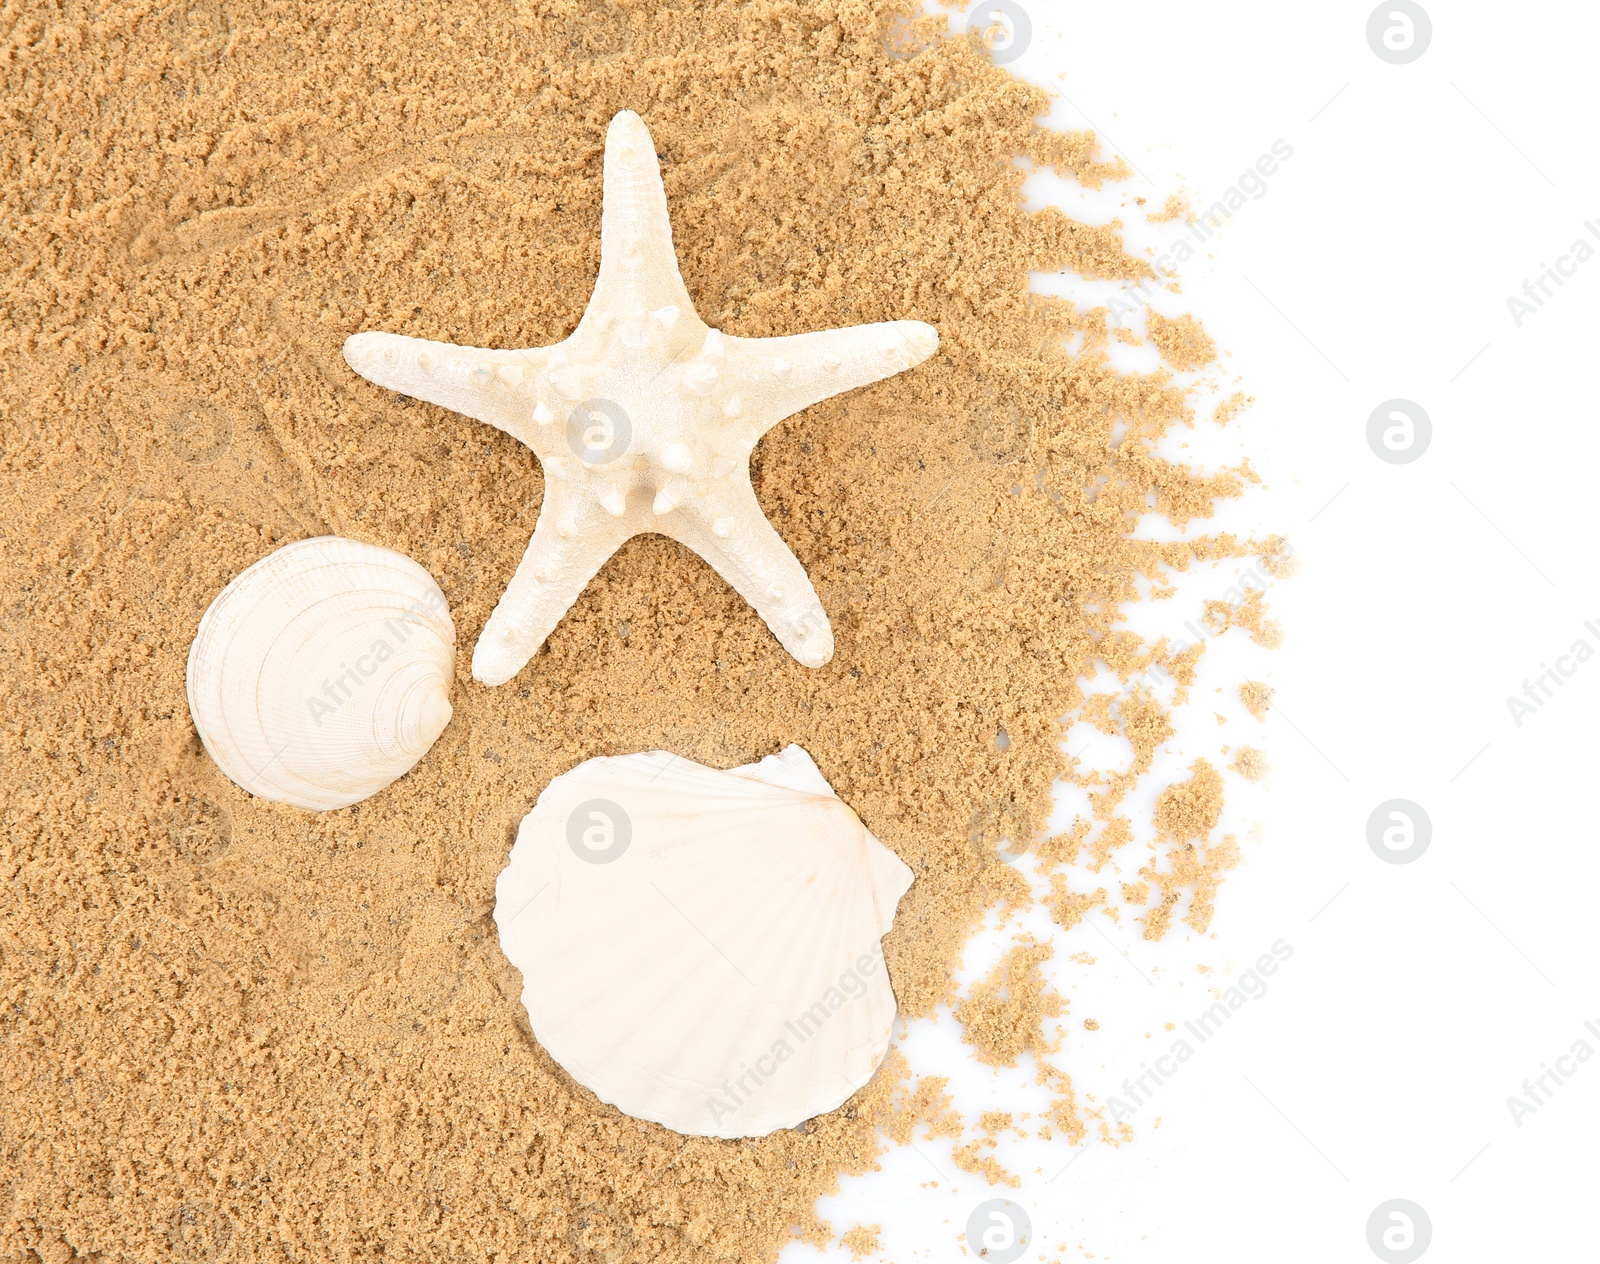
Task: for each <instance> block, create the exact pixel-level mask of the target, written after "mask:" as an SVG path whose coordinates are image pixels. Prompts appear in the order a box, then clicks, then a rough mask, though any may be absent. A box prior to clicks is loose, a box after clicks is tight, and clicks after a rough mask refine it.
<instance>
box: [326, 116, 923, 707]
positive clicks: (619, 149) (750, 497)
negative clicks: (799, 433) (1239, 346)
mask: <svg viewBox="0 0 1600 1264" xmlns="http://www.w3.org/2000/svg"><path fill="white" fill-rule="evenodd" d="M604 194H605V196H604V202H603V206H602V210H601V217H600V275H599V277H598V278H597V279H596V281H595V286H594V294H593V295H592V296H591V297H590V299H589V306H588V308H587V309H586V310H585V311H584V313H583V318H582V319H581V320H580V321H579V322H578V327H577V328H576V329H575V330H573V332H572V335H571V337H569V338H567V339H566V341H564V342H559V343H557V344H555V345H554V346H551V347H530V348H525V349H522V350H515V351H490V350H485V349H483V348H479V347H457V346H453V345H451V344H450V343H447V342H429V341H426V340H424V339H421V338H405V337H401V336H400V335H398V334H387V333H359V334H354V335H352V336H351V337H350V338H348V339H346V340H345V344H344V358H345V360H346V361H347V362H348V363H349V365H350V367H351V368H352V369H354V370H355V371H356V372H357V373H359V374H361V376H362V377H365V378H368V379H369V380H371V381H373V382H376V383H377V384H378V385H380V386H385V387H388V388H389V389H391V390H395V391H399V392H401V393H402V394H405V395H409V396H412V397H414V398H416V399H424V400H427V401H429V402H430V403H434V404H440V405H443V406H444V407H445V408H450V409H453V410H455V411H456V412H459V413H465V414H466V415H467V416H469V417H476V418H477V419H478V420H479V421H485V422H488V423H489V424H490V425H491V426H494V427H496V428H497V429H500V430H503V431H505V432H506V433H507V434H509V435H511V436H513V437H514V438H516V439H518V440H520V441H521V442H522V443H524V444H526V445H527V446H528V447H529V448H531V449H532V450H533V451H534V453H535V454H536V455H537V456H538V458H539V462H540V464H541V465H542V466H543V467H544V476H545V484H544V486H545V491H544V503H543V505H542V506H541V507H540V510H539V521H538V523H537V525H536V526H535V528H534V532H533V539H532V540H531V541H529V543H528V550H527V552H526V553H525V554H524V555H523V558H522V564H521V565H520V566H518V567H517V573H516V575H515V576H513V577H512V580H511V583H510V584H509V585H508V586H507V588H506V591H505V593H504V595H503V596H502V597H501V598H500V603H499V604H498V605H497V606H496V607H495V609H494V613H493V614H492V615H491V616H490V617H489V622H488V623H487V625H485V627H484V629H483V634H482V636H480V637H479V638H478V644H477V646H476V647H475V648H474V650H473V652H472V674H473V675H474V676H476V677H477V678H478V679H479V680H481V681H482V682H483V683H484V684H487V685H498V684H502V683H504V682H505V681H507V680H510V679H511V677H512V676H514V675H516V673H517V672H518V671H519V670H521V668H522V666H523V664H525V663H526V662H527V661H528V660H529V659H530V658H532V657H533V655H534V653H535V651H537V650H538V648H539V646H540V645H542V644H543V643H544V640H545V637H547V636H548V635H549V634H550V632H551V630H552V629H553V628H554V627H555V625H556V624H557V623H559V622H560V620H561V617H562V616H563V615H564V614H565V613H566V612H567V610H568V609H570V608H571V606H572V603H573V602H574V601H576V600H577V599H578V596H579V594H580V593H582V592H583V590H584V587H585V586H586V585H587V584H588V583H589V581H590V580H591V579H592V578H594V575H595V573H596V572H597V571H598V570H599V569H600V568H601V567H602V566H603V565H605V562H606V559H608V558H609V557H610V556H611V555H612V554H613V553H615V552H616V551H617V549H619V548H620V547H621V546H622V544H623V543H624V541H626V540H628V539H630V538H631V537H633V536H635V535H638V534H640V533H642V532H646V531H657V532H660V533H661V534H662V535H666V536H670V537H672V538H673V539H674V540H678V541H679V542H681V543H683V544H686V545H688V546H689V548H691V549H693V550H694V551H695V552H696V553H698V554H699V555H700V556H701V557H703V558H704V559H705V560H706V561H707V562H709V563H710V564H711V565H712V566H713V567H715V568H716V570H717V573H718V574H719V575H721V576H722V577H723V578H724V579H726V580H727V581H728V583H730V584H732V585H733V587H734V588H735V589H736V590H737V591H738V593H739V595H740V596H742V597H743V598H744V599H745V600H746V601H748V602H749V603H750V604H751V605H752V606H754V607H755V609H756V611H757V613H759V614H760V615H761V617H762V618H763V619H765V620H766V623H767V626H768V627H770V628H771V629H772V631H773V633H774V635H776V636H777V638H778V640H779V641H780V642H782V644H783V647H784V648H785V649H786V650H788V651H789V653H791V654H793V655H794V656H795V658H797V659H799V660H800V662H802V663H804V664H805V665H806V666H808V667H820V666H822V664H824V663H826V662H827V661H828V660H829V659H830V658H832V657H833V630H832V628H831V627H830V626H829V625H828V617H827V615H826V614H824V613H823V610H822V606H821V604H820V603H819V602H818V600H817V594H816V590H815V589H814V588H812V586H811V581H810V579H808V578H807V576H806V573H805V569H804V568H803V567H802V566H801V565H800V562H799V560H798V559H797V558H796V557H795V556H794V554H793V553H791V552H790V551H789V549H788V546H787V545H785V544H784V542H783V540H782V539H781V538H779V536H778V533H777V532H776V531H774V530H773V528H772V525H771V523H769V522H768V521H767V519H766V516H765V515H764V514H763V513H762V511H761V506H760V504H759V502H758V501H757V500H756V494H755V491H754V489H753V488H752V487H751V485H750V469H749V461H750V453H751V451H752V450H753V449H754V448H755V445H756V443H757V442H758V441H759V440H760V439H761V436H762V435H764V434H765V433H766V432H767V431H768V430H770V429H772V427H773V426H775V425H777V424H778V423H779V422H780V421H782V420H783V419H784V418H785V417H788V416H791V415H793V414H794V413H797V412H799V411H800V410H801V409H803V408H808V407H810V406H811V405H812V404H815V403H817V402H818V401H819V400H823V399H827V398H828V397H829V396H831V395H837V394H839V393H840V392H842V391H848V390H852V389H854V388H855V387H858V386H865V385H867V384H868V383H870V382H876V381H879V380H880V379H882V378H886V377H890V376H892V375H894V374H896V373H899V372H902V371H903V370H905V369H909V368H911V367H912V366H913V365H916V364H919V363H921V362H922V361H923V360H925V359H927V358H928V357H929V356H930V355H932V354H933V352H934V351H935V350H936V349H937V347H938V345H939V335H938V331H937V330H935V329H934V328H933V326H931V325H925V324H923V323H922V322H921V321H915V320H899V321H890V322H887V323H883V324H875V325H856V326H852V327H850V328H847V329H830V330H826V331H823V332H821V333H811V334H797V335H795V336H793V337H787V338H735V337H731V336H729V335H726V334H723V333H722V332H720V331H719V330H716V329H712V328H710V327H709V326H707V325H706V323H705V322H704V321H702V320H701V319H700V318H699V316H697V315H696V314H695V310H694V304H693V303H692V302H691V301H690V298H689V293H688V291H687V290H685V289H684V285H683V278H682V277H681V276H680V275H679V274H678V259H677V256H676V255H675V254H674V253H673V249H672V225H671V223H670V221H669V220H668V218H667V195H666V190H665V189H664V188H663V187H662V184H661V166H660V163H659V162H658V161H657V159H656V152H655V145H654V143H653V142H652V141H651V139H650V133H649V131H648V130H647V129H646V128H645V125H644V121H643V120H642V119H641V118H640V117H639V116H638V115H637V114H634V113H633V112H632V111H629V110H624V111H623V112H622V113H620V114H618V115H617V116H616V117H615V118H613V119H612V120H611V126H610V128H609V130H608V131H607V133H606V153H605V185H604Z"/></svg>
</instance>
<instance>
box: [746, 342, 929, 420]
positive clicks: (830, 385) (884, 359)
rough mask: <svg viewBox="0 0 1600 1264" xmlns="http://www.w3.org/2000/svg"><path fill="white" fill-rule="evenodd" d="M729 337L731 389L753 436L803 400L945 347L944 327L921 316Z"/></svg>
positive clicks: (902, 367)
mask: <svg viewBox="0 0 1600 1264" xmlns="http://www.w3.org/2000/svg"><path fill="white" fill-rule="evenodd" d="M726 345H727V349H728V350H727V365H728V367H727V381H728V386H727V388H726V389H727V390H728V391H729V392H737V393H738V408H739V413H740V414H742V416H743V417H744V418H745V419H746V422H745V424H746V426H747V427H748V428H749V430H750V432H751V436H750V437H751V440H752V442H753V441H754V440H756V439H759V438H760V437H761V436H762V435H764V434H765V433H766V432H767V431H769V430H771V429H772V427H774V426H775V425H777V424H778V423H779V422H780V421H782V420H783V419H784V418H785V417H792V416H793V415H794V414H795V413H797V412H799V411H800V410H801V409H803V408H809V407H811V405H812V404H816V403H820V402H821V401H822V400H825V399H828V398H829V397H830V396H833V395H839V394H842V393H844V392H845V391H852V390H855V389H856V388H857V387H859V386H867V385H870V384H871V383H873V382H880V381H882V380H883V379H884V378H886V377H893V376H894V375H895V374H896V373H904V372H905V371H906V370H907V369H910V368H914V367H915V366H916V365H919V364H921V363H922V362H923V361H924V360H926V359H927V358H928V357H929V356H931V355H932V354H933V353H934V352H935V351H937V350H938V349H939V331H938V330H937V329H935V328H934V327H933V326H932V325H928V324H924V323H923V322H922V321H920V320H891V321H883V322H880V323H878V324H873V325H850V326H848V327H846V328H844V329H825V330H822V331H820V332H818V333H813V334H794V335H791V336H789V337H786V338H727V339H726Z"/></svg>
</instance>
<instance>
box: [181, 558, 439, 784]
mask: <svg viewBox="0 0 1600 1264" xmlns="http://www.w3.org/2000/svg"><path fill="white" fill-rule="evenodd" d="M454 671H455V626H454V625H453V624H452V623H451V621H450V609H449V606H448V604H447V603H446V601H445V597H444V593H442V592H441V591H440V590H439V585H438V584H436V583H434V582H433V578H432V576H430V575H429V574H428V572H427V571H425V570H423V569H422V567H420V566H418V565H417V564H416V563H415V562H413V561H412V560H411V559H410V558H408V557H407V556H405V554H403V553H397V552H395V551H394V550H393V549H386V548H380V547H379V546H377V545H373V544H362V543H361V542H360V541H357V540H345V539H341V538H340V537H338V536H320V537H318V538H316V539H311V540H301V541H299V542H297V543H295V544H289V545H285V546H284V547H283V548H281V549H279V550H278V551H277V552H275V553H272V554H269V555H268V556H267V557H264V558H262V559H261V560H260V561H259V562H257V563H255V565H253V566H251V567H249V568H248V569H247V570H245V571H244V572H243V573H241V574H240V575H239V576H238V577H237V578H235V579H234V581H233V582H232V583H230V584H229V585H228V586H227V587H226V588H224V589H223V590H222V592H221V594H220V595H219V596H218V597H217V599H216V600H215V601H213V602H212V603H211V606H210V608H209V609H207V610H206V612H205V614H204V615H203V616H202V617H201V619H200V628H199V631H198V632H197V633H196V634H195V638H194V644H193V645H192V646H191V647H190V649H189V668H188V677H187V684H188V693H189V713H190V715H192V716H193V717H194V724H195V728H196V729H198V730H199V733H200V740H201V741H202V742H204V743H205V747H206V750H207V751H208V752H209V753H210V755H211V758H212V759H214V760H215V761H216V763H217V766H218V767H219V768H221V769H222V771H223V772H225V773H226V774H227V775H228V776H229V777H230V778H231V779H232V780H233V781H235V782H237V783H238V784H239V785H240V786H242V787H243V788H244V789H246V790H248V791H249V792H250V793H251V794H255V795H260V796H261V797H262V798H264V799H272V800H275V801H277V802H280V803H292V804H294V805H295V806H296V807H302V808H311V809H313V810H314V811H326V810H328V809H330V808H342V807H347V806H348V805H350V804H352V803H357V802H359V801H360V800H362V799H365V798H367V797H368V796H369V795H372V794H375V793H377V791H379V790H381V789H383V787H384V786H386V785H388V784H389V783H390V782H391V781H393V780H394V779H395V778H396V777H399V776H401V775H402V774H404V773H406V772H407V771H409V770H410V768H411V767H412V766H413V765H414V764H415V763H416V762H417V761H418V760H419V759H421V758H422V756H423V755H424V754H426V753H427V750H428V748H429V747H430V746H432V745H433V743H434V739H436V738H437V737H438V736H439V734H440V733H442V732H443V731H444V727H445V725H446V724H448V723H449V722H450V713H451V709H450V681H451V678H452V676H453V674H454Z"/></svg>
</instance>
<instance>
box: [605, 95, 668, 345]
mask: <svg viewBox="0 0 1600 1264" xmlns="http://www.w3.org/2000/svg"><path fill="white" fill-rule="evenodd" d="M604 179H605V187H604V190H603V197H602V201H601V209H600V275H599V277H598V278H597V279H596V280H595V284H594V295H593V297H592V298H590V300H589V307H588V309H587V310H586V311H585V312H584V316H583V321H582V322H580V324H579V329H580V330H582V329H584V328H585V326H587V325H589V324H591V323H596V322H603V321H605V320H607V319H608V318H609V319H619V318H620V319H623V320H627V319H630V318H635V317H636V316H638V315H639V314H641V313H648V312H658V311H665V310H666V309H669V308H675V309H677V311H675V312H668V313H667V317H668V319H675V318H676V316H677V315H678V314H679V313H681V314H683V315H692V314H693V313H694V303H693V302H692V301H691V300H690V298H689V291H688V290H686V289H685V288H684V285H683V277H682V276H681V275H680V274H679V272H678V256H677V254H676V253H675V252H674V250H673V248H672V222H671V221H670V220H669V219H668V218H667V190H666V187H665V186H664V185H663V184H662V183H661V164H660V162H659V161H657V159H656V147H655V142H654V141H652V140H651V139H650V132H649V130H648V129H647V128H646V127H645V125H644V120H643V119H641V118H640V117H639V116H638V115H637V114H635V113H634V112H633V111H632V110H623V111H622V112H621V113H620V114H618V115H617V116H616V117H615V118H613V119H612V120H611V126H610V127H609V128H608V129H607V130H606V154H605V177H604Z"/></svg>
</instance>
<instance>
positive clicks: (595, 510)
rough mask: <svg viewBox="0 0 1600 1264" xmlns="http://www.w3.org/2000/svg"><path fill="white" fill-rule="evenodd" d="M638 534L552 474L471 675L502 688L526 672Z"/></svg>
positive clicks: (481, 640) (475, 656)
mask: <svg viewBox="0 0 1600 1264" xmlns="http://www.w3.org/2000/svg"><path fill="white" fill-rule="evenodd" d="M633 534H634V528H633V527H632V526H631V525H630V524H629V523H627V522H626V521H623V520H619V519H617V518H615V517H613V516H612V515H610V514H609V513H606V512H605V511H604V510H603V509H601V507H600V506H598V505H596V504H595V503H594V501H593V499H592V498H591V497H590V496H588V495H586V494H585V491H584V489H583V488H582V487H580V486H577V485H574V484H572V483H568V482H566V481H565V480H558V479H555V478H552V477H551V476H550V473H549V471H548V470H547V471H546V473H545V493H544V504H543V505H541V506H540V508H539V521H538V523H537V524H535V526H534V529H533V538H532V539H531V540H529V541H528V548H527V551H526V552H525V553H524V554H523V555H522V561H521V562H520V563H518V565H517V571H516V574H515V575H513V576H512V577H511V582H510V583H509V584H507V585H506V590H505V592H504V593H502V594H501V596H500V600H499V602H498V603H497V604H496V605H495V608H494V612H493V613H492V614H490V616H489V621H488V622H487V623H486V624H485V625H484V628H483V631H482V633H480V634H479V636H478V643H477V644H476V645H475V646H473V648H472V675H473V677H474V678H475V679H477V680H480V681H482V682H483V683H484V684H486V685H502V684H504V683H505V682H506V681H508V680H510V679H511V678H512V677H513V676H515V675H516V674H517V673H518V672H519V671H521V670H522V668H523V666H524V665H525V664H526V663H527V661H528V660H529V659H530V658H532V657H533V656H534V654H536V653H537V652H538V650H539V647H540V646H541V645H543V644H544V642H545V638H546V637H548V636H549V635H550V633H551V631H552V630H553V629H554V628H555V626H556V624H558V623H560V622H561V618H562V616H563V615H565V614H566V613H567V611H568V610H570V609H571V608H572V603H573V602H575V601H577V600H578V597H579V596H580V595H581V594H582V593H583V590H584V589H585V588H586V587H587V586H588V583H589V581H590V580H591V579H593V578H594V577H595V575H597V574H598V573H599V571H600V568H601V567H602V566H604V565H605V564H606V562H607V561H608V560H610V558H611V555H612V554H613V553H615V552H616V551H617V550H618V549H619V548H621V547H622V545H623V544H624V543H625V542H626V541H627V540H628V538H629V537H630V536H631V535H633Z"/></svg>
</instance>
